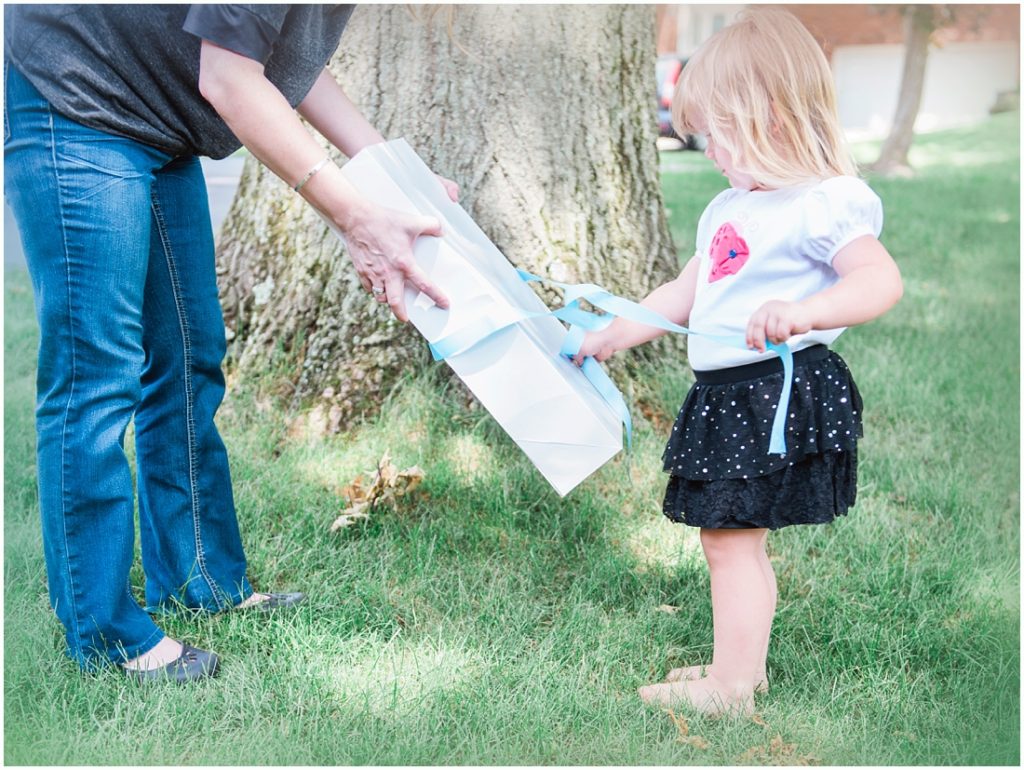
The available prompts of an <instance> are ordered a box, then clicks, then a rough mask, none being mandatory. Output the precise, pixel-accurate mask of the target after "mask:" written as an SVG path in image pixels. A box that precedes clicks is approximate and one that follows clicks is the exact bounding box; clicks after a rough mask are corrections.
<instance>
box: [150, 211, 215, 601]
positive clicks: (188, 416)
mask: <svg viewBox="0 0 1024 770" xmlns="http://www.w3.org/2000/svg"><path fill="white" fill-rule="evenodd" d="M154 193H155V191H154ZM151 205H152V207H153V219H154V220H155V221H156V229H157V232H158V233H159V235H160V244H161V245H162V246H163V250H164V257H165V259H166V261H167V273H168V275H169V276H170V279H171V290H172V292H173V294H174V308H175V311H176V312H177V315H178V326H179V328H180V329H181V340H182V346H183V348H184V358H185V360H184V370H185V424H186V432H187V436H186V440H187V443H188V481H189V496H190V498H191V501H192V531H193V537H194V541H195V546H196V563H197V564H198V566H199V572H200V573H201V574H202V576H203V579H204V580H206V585H207V587H208V588H209V589H210V592H211V594H212V595H213V601H214V602H215V603H216V604H217V609H218V610H220V609H224V603H223V602H222V601H221V596H220V588H219V586H217V585H216V583H215V581H214V580H213V578H211V577H210V573H209V572H208V571H207V569H206V555H205V553H204V551H203V538H202V532H201V530H200V527H199V521H200V518H201V511H200V506H199V484H198V483H197V480H196V451H195V450H196V438H195V437H196V425H195V416H194V414H193V395H192V338H191V336H190V335H189V328H188V320H187V319H186V317H185V311H184V309H183V308H182V302H181V282H180V280H179V279H178V271H177V267H176V265H175V262H174V252H173V249H172V248H171V243H170V239H169V238H168V237H167V225H166V223H165V222H164V217H163V213H162V212H161V210H160V203H159V202H158V200H157V198H156V195H155V194H154V195H153V196H152V197H151Z"/></svg>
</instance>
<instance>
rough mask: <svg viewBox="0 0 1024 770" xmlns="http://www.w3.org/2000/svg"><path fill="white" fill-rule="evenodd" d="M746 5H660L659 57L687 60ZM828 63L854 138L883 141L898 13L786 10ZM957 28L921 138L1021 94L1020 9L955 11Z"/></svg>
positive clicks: (929, 98) (949, 34) (893, 83)
mask: <svg viewBox="0 0 1024 770" xmlns="http://www.w3.org/2000/svg"><path fill="white" fill-rule="evenodd" d="M745 7H746V6H745V5H736V4H731V5H725V4H717V5H716V4H694V5H659V6H656V12H657V33H658V53H659V54H665V53H678V54H681V55H683V56H688V55H690V54H691V53H693V51H694V50H696V48H697V46H698V45H700V43H701V42H703V41H704V40H706V39H707V38H708V37H709V36H710V35H711V34H713V33H714V32H715V31H717V30H718V29H721V28H722V27H723V26H724V25H726V24H728V23H729V22H730V21H732V19H733V18H734V17H735V16H736V14H737V13H739V11H740V10H742V9H743V8H745ZM781 7H783V8H786V9H787V10H789V11H790V12H792V13H793V14H794V15H795V16H797V17H798V18H799V19H800V20H801V21H802V22H803V23H804V25H806V26H807V28H808V29H809V30H810V31H811V34H813V35H814V36H815V38H816V39H817V40H818V42H819V43H820V44H821V46H822V48H823V50H824V51H825V54H826V55H827V56H828V57H829V61H830V63H831V65H832V71H833V74H834V75H835V79H836V86H837V89H838V97H839V113H840V118H841V119H842V122H843V126H844V127H845V128H846V131H847V133H848V134H849V135H850V136H851V138H862V137H868V136H880V135H884V134H885V133H886V132H887V131H888V129H889V126H890V124H891V121H892V116H893V114H894V113H895V110H896V99H897V96H898V91H899V85H900V75H901V73H902V67H903V18H902V14H901V9H902V6H899V5H874V4H871V5H868V4H861V5H802V4H801V5H795V4H794V5H781ZM944 7H945V8H948V9H950V11H951V12H952V17H951V18H952V22H951V23H950V24H949V25H948V26H945V27H943V28H941V29H939V30H937V31H936V32H935V34H934V36H933V45H932V48H931V50H930V51H929V55H928V68H927V71H926V76H925V87H924V94H923V96H922V100H921V109H920V111H919V113H918V120H917V124H916V128H917V130H919V131H927V130H930V129H937V128H944V127H949V126H954V125H959V124H964V123H969V122H975V121H977V120H981V119H983V118H984V117H985V116H986V115H988V112H989V109H990V108H991V107H992V106H993V105H994V104H995V102H996V100H997V98H998V97H999V95H1000V94H1001V93H1003V92H1005V91H1011V90H1015V89H1018V88H1019V86H1020V6H1019V5H1016V4H1014V5H1008V4H1000V5H950V6H944Z"/></svg>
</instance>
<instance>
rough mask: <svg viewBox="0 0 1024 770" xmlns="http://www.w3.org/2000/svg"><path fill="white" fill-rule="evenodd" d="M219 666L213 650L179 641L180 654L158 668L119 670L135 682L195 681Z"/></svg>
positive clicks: (213, 671)
mask: <svg viewBox="0 0 1024 770" xmlns="http://www.w3.org/2000/svg"><path fill="white" fill-rule="evenodd" d="M219 668H220V658H218V657H217V654H216V653H214V652H209V651H208V650H200V649H199V648H198V647H193V646H191V645H190V644H186V643H185V642H182V643H181V655H179V656H178V657H177V658H175V659H174V660H172V661H171V662H170V663H168V664H166V665H164V666H160V668H150V669H146V670H144V671H143V670H141V669H135V668H125V667H124V666H121V670H122V671H124V673H125V675H126V676H127V677H128V678H129V679H133V680H135V681H136V682H165V681H166V682H177V683H178V684H182V683H184V682H195V681H198V680H199V679H206V678H208V677H211V676H216V674H217V670H218V669H219Z"/></svg>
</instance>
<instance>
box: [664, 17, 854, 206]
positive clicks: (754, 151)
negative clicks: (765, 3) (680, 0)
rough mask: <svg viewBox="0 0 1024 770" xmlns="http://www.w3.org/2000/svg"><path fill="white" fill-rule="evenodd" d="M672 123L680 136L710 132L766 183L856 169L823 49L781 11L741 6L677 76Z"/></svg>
mask: <svg viewBox="0 0 1024 770" xmlns="http://www.w3.org/2000/svg"><path fill="white" fill-rule="evenodd" d="M672 123H673V125H674V126H675V129H676V131H677V132H678V133H679V134H680V135H682V134H691V133H710V134H711V135H712V136H713V137H714V141H715V143H716V144H718V145H721V146H722V147H724V148H725V149H726V151H728V153H729V154H730V155H731V156H732V159H733V163H734V165H735V166H736V168H737V169H738V170H740V171H742V172H744V173H747V174H750V175H751V176H752V177H753V178H754V180H755V181H756V182H757V183H758V184H761V185H763V186H765V187H786V186H789V185H793V184H800V183H803V182H809V181H813V180H819V179H825V178H828V177H832V176H839V175H843V174H847V175H851V176H855V175H856V174H857V167H856V165H855V164H854V162H853V158H852V157H851V156H850V153H849V150H848V149H847V148H846V146H845V143H844V141H843V136H842V130H841V129H840V127H839V115H838V111H837V109H836V96H835V85H834V83H833V81H832V72H831V70H830V69H829V66H828V62H827V61H826V59H825V54H824V53H823V52H822V50H821V47H820V46H819V45H818V43H817V42H816V41H815V40H814V38H813V37H811V33H810V32H808V31H807V29H806V28H805V27H804V26H803V25H802V24H801V23H800V22H799V21H798V20H797V19H796V17H795V16H793V15H792V14H791V13H789V12H788V11H784V10H782V9H779V8H767V7H762V8H753V9H747V10H744V11H742V12H741V13H740V14H739V15H738V16H737V18H736V21H734V22H733V23H732V24H730V25H729V26H727V27H725V28H723V29H721V30H719V31H718V32H717V33H715V34H714V35H713V36H712V37H711V38H710V39H709V40H708V41H707V42H706V43H704V45H702V46H701V47H700V48H699V49H698V51H697V53H695V54H694V55H693V57H691V58H690V60H689V61H688V62H687V63H686V66H685V67H684V68H683V72H682V74H681V75H680V77H679V82H678V84H677V86H676V92H675V96H674V97H673V99H672Z"/></svg>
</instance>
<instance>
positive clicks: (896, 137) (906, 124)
mask: <svg viewBox="0 0 1024 770" xmlns="http://www.w3.org/2000/svg"><path fill="white" fill-rule="evenodd" d="M936 19H937V14H936V9H935V6H932V5H908V6H907V7H906V8H905V9H904V12H903V30H904V34H903V38H904V46H905V53H904V58H903V77H902V79H901V80H900V94H899V98H898V100H897V103H896V115H895V117H894V118H893V122H892V128H891V129H890V131H889V136H888V138H887V139H886V140H885V143H884V144H883V145H882V150H881V152H880V153H879V156H878V160H877V161H875V163H874V164H873V166H872V168H873V169H874V170H875V171H876V172H878V173H880V174H906V173H909V172H910V164H909V163H908V161H907V156H908V153H909V152H910V145H911V143H912V142H913V141H914V121H915V120H917V111H918V110H919V109H920V107H921V94H922V93H923V92H924V74H925V65H926V64H927V63H928V45H929V43H930V41H931V36H932V32H934V31H935V28H936Z"/></svg>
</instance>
